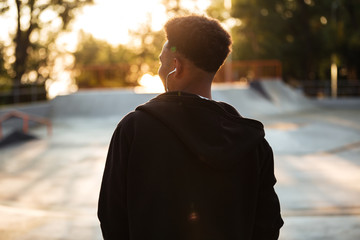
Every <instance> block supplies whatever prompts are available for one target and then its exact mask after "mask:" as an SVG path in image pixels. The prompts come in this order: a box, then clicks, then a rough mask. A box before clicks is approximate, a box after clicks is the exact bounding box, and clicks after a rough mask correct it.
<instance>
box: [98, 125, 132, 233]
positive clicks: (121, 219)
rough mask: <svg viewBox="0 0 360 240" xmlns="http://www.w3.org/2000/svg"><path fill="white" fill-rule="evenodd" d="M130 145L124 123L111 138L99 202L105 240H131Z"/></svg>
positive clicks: (99, 215)
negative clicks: (128, 165)
mask: <svg viewBox="0 0 360 240" xmlns="http://www.w3.org/2000/svg"><path fill="white" fill-rule="evenodd" d="M128 155H129V141H128V139H127V137H126V134H125V130H124V126H123V125H122V122H120V124H119V125H118V127H117V128H116V129H115V131H114V134H113V136H112V139H111V142H110V146H109V150H108V155H107V159H106V164H105V170H104V175H103V179H102V184H101V189H100V196H99V202H98V218H99V220H100V226H101V231H102V234H103V237H104V239H105V240H109V239H123V240H126V239H128V238H129V233H128V231H129V230H128V215H127V203H126V169H127V162H128Z"/></svg>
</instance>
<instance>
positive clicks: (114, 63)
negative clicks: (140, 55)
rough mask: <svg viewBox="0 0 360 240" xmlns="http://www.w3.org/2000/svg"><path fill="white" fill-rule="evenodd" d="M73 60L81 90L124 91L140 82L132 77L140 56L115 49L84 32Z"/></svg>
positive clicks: (129, 51)
mask: <svg viewBox="0 0 360 240" xmlns="http://www.w3.org/2000/svg"><path fill="white" fill-rule="evenodd" d="M74 56H75V66H74V70H75V72H77V74H76V83H77V84H78V86H79V87H82V88H84V87H87V88H89V87H124V86H130V85H134V84H135V82H136V80H137V77H138V76H136V78H135V79H134V76H133V75H132V74H131V69H132V68H131V66H132V65H134V64H135V61H136V58H137V55H136V53H135V52H134V51H133V50H131V49H130V48H128V47H126V46H124V45H118V46H116V47H115V46H112V45H111V44H109V43H108V42H106V41H102V40H98V39H95V38H94V37H93V36H92V35H91V34H87V33H84V32H81V33H80V40H79V43H78V46H77V50H76V51H75V53H74Z"/></svg>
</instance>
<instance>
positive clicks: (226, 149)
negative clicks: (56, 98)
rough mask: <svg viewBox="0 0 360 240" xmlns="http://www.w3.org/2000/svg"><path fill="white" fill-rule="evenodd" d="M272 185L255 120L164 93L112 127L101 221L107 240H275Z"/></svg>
mask: <svg viewBox="0 0 360 240" xmlns="http://www.w3.org/2000/svg"><path fill="white" fill-rule="evenodd" d="M114 169H115V170H114ZM275 182H276V180H275V177H274V169H273V155H272V151H271V148H270V146H269V145H268V144H267V142H266V140H265V139H264V131H263V126H262V124H261V123H260V122H257V121H254V120H250V119H245V118H242V117H241V116H240V115H239V114H238V113H237V112H236V110H235V109H233V108H232V107H231V106H229V105H227V104H224V103H218V102H215V101H211V100H206V99H203V98H200V97H198V96H197V95H193V94H185V93H181V92H171V93H166V94H162V95H160V96H158V97H157V98H155V99H153V100H151V101H150V102H149V103H147V104H145V105H142V106H140V107H138V108H137V110H136V111H135V112H133V113H130V114H129V115H128V116H127V117H125V118H124V119H123V120H122V121H121V122H120V124H119V126H118V128H117V129H116V130H115V133H114V136H113V139H112V143H111V145H110V149H109V154H108V158H107V164H106V169H105V172H104V179H103V185H102V190H101V194H100V201H99V219H100V221H101V226H102V230H103V234H104V237H105V239H199V240H201V239H204V240H205V239H244V240H245V239H267V240H271V239H277V237H278V233H279V228H280V227H281V226H282V219H281V216H280V207H279V201H278V198H277V196H276V194H275V192H274V189H273V185H274V184H275ZM114 195H115V197H114Z"/></svg>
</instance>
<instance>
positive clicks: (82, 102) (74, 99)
mask: <svg viewBox="0 0 360 240" xmlns="http://www.w3.org/2000/svg"><path fill="white" fill-rule="evenodd" d="M156 95H157V94H137V93H135V92H134V91H133V90H132V89H107V90H91V91H78V92H76V93H74V94H70V95H64V96H58V97H56V98H55V99H53V100H51V101H49V102H46V103H39V104H33V105H30V106H17V107H12V108H10V107H6V108H0V117H1V116H2V115H5V114H7V113H8V112H10V111H13V110H17V111H21V112H25V113H28V114H29V115H36V116H40V117H44V118H47V119H49V120H50V121H51V123H52V126H51V133H50V134H49V132H48V129H47V127H46V126H45V125H42V124H35V123H31V124H30V127H29V132H28V135H31V136H33V137H34V139H33V140H28V141H25V140H24V141H22V142H20V143H17V144H11V145H10V144H9V145H5V146H3V147H1V148H0V179H1V185H0V236H1V237H0V239H4V240H10V239H19V240H28V239H49V240H55V239H64V240H65V239H66V240H68V239H102V236H101V231H100V227H99V222H98V220H97V217H96V211H97V198H98V193H99V188H100V183H101V178H102V172H103V168H104V164H105V158H106V154H107V148H108V144H109V142H110V138H111V135H112V132H113V130H114V128H115V127H116V125H117V123H118V122H119V121H120V120H121V118H122V117H124V116H125V115H126V114H127V113H128V112H130V111H132V110H133V109H134V108H135V107H136V106H138V105H140V104H143V103H145V102H147V101H148V100H150V99H151V98H153V97H155V96H156ZM212 97H213V99H214V100H216V101H224V102H227V103H229V104H231V105H233V106H234V107H235V108H236V109H237V110H238V111H239V113H240V114H241V115H242V116H243V117H247V118H255V119H257V120H260V121H261V122H263V124H264V126H265V131H266V139H267V140H268V141H269V143H270V145H271V146H272V148H273V150H274V156H275V173H276V177H277V180H278V182H277V185H276V191H277V193H278V196H279V199H280V203H281V208H282V215H283V218H284V221H285V225H284V226H283V228H282V229H281V233H280V239H282V240H305V239H306V240H311V239H327V240H337V239H342V240H354V239H360V204H359V199H360V184H359V182H360V157H359V156H360V99H356V98H351V99H342V98H338V99H320V100H318V99H309V98H307V97H305V96H304V95H303V94H302V93H301V92H300V91H298V90H295V89H293V88H291V87H289V86H288V85H286V84H285V83H284V82H282V81H281V80H279V79H275V80H274V79H271V80H269V79H268V80H264V81H261V82H258V83H255V84H250V85H246V86H244V85H237V84H220V85H215V86H214V88H213V91H212ZM21 127H22V121H21V120H19V119H11V120H9V121H5V122H3V123H2V135H3V139H2V141H4V139H6V137H7V136H10V135H11V134H12V133H13V131H14V130H15V129H17V128H20V129H21ZM149 143H151V139H150V138H149Z"/></svg>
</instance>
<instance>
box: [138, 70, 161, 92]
mask: <svg viewBox="0 0 360 240" xmlns="http://www.w3.org/2000/svg"><path fill="white" fill-rule="evenodd" d="M139 84H140V86H138V87H135V89H134V91H135V92H136V93H163V92H165V89H164V85H163V83H162V81H161V79H160V77H159V75H155V76H153V75H151V74H149V73H146V74H144V75H143V76H142V77H141V79H140V81H139Z"/></svg>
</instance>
